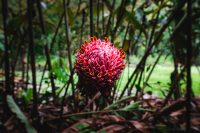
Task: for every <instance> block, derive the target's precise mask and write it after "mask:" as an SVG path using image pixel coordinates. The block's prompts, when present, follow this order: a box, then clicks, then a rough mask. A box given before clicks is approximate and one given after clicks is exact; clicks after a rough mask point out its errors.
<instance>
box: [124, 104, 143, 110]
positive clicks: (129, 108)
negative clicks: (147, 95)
mask: <svg viewBox="0 0 200 133" xmlns="http://www.w3.org/2000/svg"><path fill="white" fill-rule="evenodd" d="M139 104H140V102H135V103H133V104H130V105H128V106H126V107H124V108H123V109H122V110H124V111H130V110H133V109H139Z"/></svg>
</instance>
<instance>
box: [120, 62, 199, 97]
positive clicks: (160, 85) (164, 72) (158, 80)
mask: <svg viewBox="0 0 200 133" xmlns="http://www.w3.org/2000/svg"><path fill="white" fill-rule="evenodd" d="M134 69H135V68H134V67H133V66H132V67H130V68H129V76H130V75H131V73H132V72H133V71H134ZM173 69H174V68H173V65H170V64H169V63H164V64H163V63H162V64H158V65H157V66H156V67H155V69H154V71H153V73H152V75H151V77H150V79H149V81H148V84H149V86H147V87H146V88H145V91H152V92H153V93H154V94H156V95H158V96H163V93H162V92H165V94H166V93H167V91H168V89H169V86H170V85H169V84H170V75H171V72H172V71H173ZM191 71H192V72H191V73H192V88H193V91H194V94H195V95H197V96H200V73H199V72H198V70H197V68H196V67H192V69H191ZM147 74H148V72H146V74H145V76H147ZM121 78H122V79H121V80H122V81H121V85H120V86H119V87H120V90H121V89H123V88H124V87H125V85H126V83H127V80H128V68H127V67H126V68H125V70H124V72H123V74H122V76H121ZM181 88H182V90H181V91H182V92H183V93H185V84H183V85H182V86H181Z"/></svg>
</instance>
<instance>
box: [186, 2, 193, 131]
mask: <svg viewBox="0 0 200 133" xmlns="http://www.w3.org/2000/svg"><path fill="white" fill-rule="evenodd" d="M187 14H188V16H187V22H188V24H187V64H186V71H187V92H186V99H187V100H186V112H187V113H186V132H187V133H190V130H191V121H190V120H191V104H190V102H191V92H192V79H191V59H192V23H191V18H192V17H191V15H192V0H187Z"/></svg>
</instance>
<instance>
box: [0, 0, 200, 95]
mask: <svg viewBox="0 0 200 133" xmlns="http://www.w3.org/2000/svg"><path fill="white" fill-rule="evenodd" d="M91 3H92V6H90V4H91ZM39 6H40V7H41V9H42V16H43V25H44V29H45V33H44V32H43V31H42V24H41V22H40V19H41V18H40V14H39V12H38V10H39V8H38V4H37V2H36V3H35V4H34V9H33V11H32V17H33V20H32V21H33V38H34V44H35V45H34V49H35V56H36V67H37V75H38V76H37V84H39V83H40V81H41V80H40V79H41V77H42V70H43V68H44V65H45V62H46V56H45V50H44V47H45V45H47V46H48V48H49V49H50V58H51V64H52V70H51V72H49V73H45V76H44V77H46V78H44V80H45V84H46V88H47V90H48V88H49V87H50V85H49V84H50V79H49V77H50V73H53V77H54V79H55V82H56V88H57V89H60V88H61V86H62V85H61V84H65V82H67V80H69V75H70V69H69V60H68V59H69V57H68V56H67V54H68V50H67V40H66V31H67V32H68V33H69V43H70V51H71V55H72V63H74V59H75V54H74V53H75V51H76V50H77V49H78V48H79V47H80V46H81V45H82V44H83V42H84V40H89V38H90V35H92V36H96V37H98V38H101V39H103V38H104V37H108V38H109V40H111V41H112V42H113V43H114V45H115V46H116V47H122V48H123V49H124V51H125V52H126V55H127V57H126V62H127V68H126V69H125V72H124V73H123V74H122V76H121V79H120V80H119V81H118V82H117V85H116V86H117V87H119V88H118V89H119V90H120V91H121V90H123V88H124V87H128V88H130V87H133V86H135V87H136V89H137V88H143V87H147V92H149V91H152V90H153V91H156V90H158V93H159V94H158V95H159V96H163V95H162V93H164V95H166V93H167V92H168V90H169V88H170V86H172V84H173V77H174V76H175V77H178V75H180V76H179V79H178V82H177V89H178V90H179V91H178V92H177V93H180V91H182V92H183V93H184V89H185V85H184V84H185V82H184V81H185V69H184V68H185V65H186V43H187V41H186V39H187V38H186V28H185V27H187V19H186V16H187V14H186V6H185V1H179V0H161V1H160V0H121V1H120V0H93V1H92V2H89V1H87V0H68V1H67V2H66V3H65V5H64V4H63V1H62V0H41V1H39ZM64 6H66V7H67V16H68V27H66V25H65V22H64ZM192 6H193V10H194V12H193V13H192V18H193V19H192V20H191V21H192V36H193V37H192V42H193V49H192V58H191V61H192V65H193V67H192V78H193V88H194V90H195V93H196V94H197V95H199V94H200V91H199V87H200V82H199V81H198V79H199V77H200V76H199V62H200V45H199V44H200V29H199V27H200V20H199V15H200V10H199V8H198V7H199V6H200V2H199V1H194V2H193V5H192ZM0 7H1V8H2V6H0ZM90 8H92V15H91V14H90ZM1 10H2V9H1ZM91 16H92V17H91ZM0 17H1V18H0V20H1V21H0V65H1V66H0V68H1V69H2V70H3V67H4V66H3V60H4V50H5V49H4V35H3V27H2V25H3V21H2V20H3V19H2V16H0ZM91 18H92V22H91ZM27 19H28V18H27V1H26V0H9V2H8V34H7V35H8V40H9V46H10V52H9V53H10V59H9V61H10V62H11V68H12V71H13V70H15V71H14V72H15V73H14V72H13V73H14V75H16V76H18V77H20V79H22V81H26V82H29V81H30V79H31V77H30V74H26V73H25V71H26V72H27V73H28V71H29V69H30V68H29V65H27V64H28V63H29V58H27V57H28V56H29V50H28V43H29V39H28V32H29V31H28V20H27ZM91 23H92V25H91ZM91 27H92V31H91ZM66 28H67V29H66ZM148 49H150V50H148ZM145 53H147V57H148V58H147V57H145V59H143V57H144V56H145ZM158 57H159V58H158ZM157 59H158V60H159V61H158V62H157V63H156V67H155V70H154V68H153V67H154V63H155V61H156V60H157ZM142 60H143V61H142ZM140 62H142V63H140ZM138 64H140V65H138ZM136 66H140V68H138V72H136V75H138V76H137V78H136V82H135V81H133V78H131V75H132V73H133V71H134V70H135V68H137V67H136ZM152 68H153V69H152ZM150 70H152V71H154V72H153V74H150V75H151V78H150V80H149V81H148V80H147V81H146V79H147V78H148V74H149V73H150ZM182 70H183V71H184V72H182ZM139 73H140V75H141V76H139ZM138 77H141V78H138ZM162 77H163V78H162ZM1 78H2V77H1ZM74 78H75V81H76V82H77V77H76V76H75V77H74ZM140 80H142V81H140ZM129 81H130V83H127V82H129ZM142 83H143V84H142ZM127 84H128V86H126V85H127ZM130 85H131V86H130ZM138 86H139V87H138ZM42 88H43V87H42ZM44 88H45V87H44ZM44 88H43V89H44ZM152 88H153V89H152ZM162 88H163V89H162ZM180 89H181V90H180ZM139 90H140V89H139ZM165 90H166V92H163V91H165ZM58 92H59V91H58ZM31 96H32V95H31ZM178 96H180V94H178Z"/></svg>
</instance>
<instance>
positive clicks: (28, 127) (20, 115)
mask: <svg viewBox="0 0 200 133" xmlns="http://www.w3.org/2000/svg"><path fill="white" fill-rule="evenodd" d="M6 100H7V103H8V107H9V108H10V110H11V111H12V112H13V113H14V114H16V117H17V118H18V119H19V120H20V121H21V122H22V123H23V124H24V125H25V127H26V131H27V133H37V131H36V130H35V129H34V128H33V127H32V126H31V125H30V123H29V121H28V119H27V118H26V116H25V115H24V114H23V113H22V111H21V110H20V108H19V107H18V106H17V104H16V103H15V101H14V99H13V98H12V96H10V95H8V96H7V99H6Z"/></svg>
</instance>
